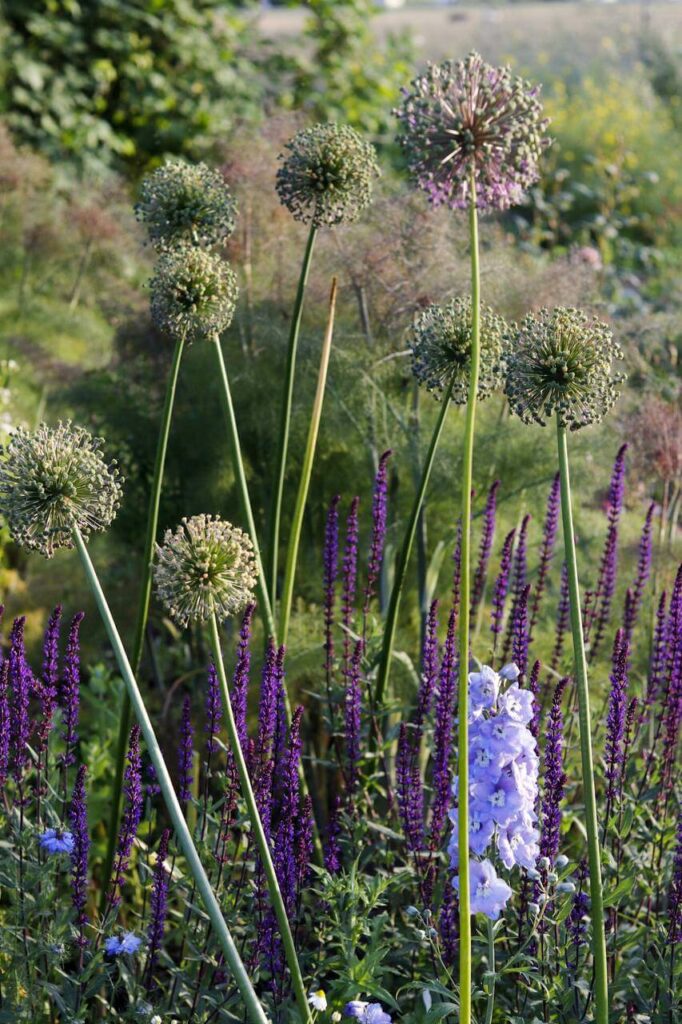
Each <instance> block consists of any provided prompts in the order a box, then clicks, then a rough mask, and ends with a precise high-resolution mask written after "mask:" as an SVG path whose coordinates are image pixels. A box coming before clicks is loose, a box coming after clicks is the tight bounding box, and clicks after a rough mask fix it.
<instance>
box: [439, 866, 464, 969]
mask: <svg viewBox="0 0 682 1024" xmlns="http://www.w3.org/2000/svg"><path fill="white" fill-rule="evenodd" d="M438 930H439V932H440V940H441V944H442V950H443V952H442V955H443V961H444V962H445V964H446V965H447V966H448V967H454V965H455V964H456V963H457V955H458V951H459V904H458V901H457V894H456V893H455V887H454V886H453V884H452V879H451V878H447V879H446V881H445V889H444V892H443V903H442V904H441V908H440V916H439V918H438Z"/></svg>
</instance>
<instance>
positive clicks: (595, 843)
mask: <svg viewBox="0 0 682 1024" xmlns="http://www.w3.org/2000/svg"><path fill="white" fill-rule="evenodd" d="M557 442H558V451H559V473H560V479H561V517H562V522H563V529H564V548H565V552H566V567H567V570H568V591H569V599H570V610H571V632H572V634H573V656H574V661H575V681H576V689H577V692H578V724H579V727H580V754H581V760H582V776H583V779H582V781H583V792H584V797H585V828H586V831H587V857H588V862H589V866H590V915H591V918H592V954H593V957H594V999H595V1020H596V1022H597V1024H608V1019H609V993H608V974H607V959H606V933H605V930H604V898H603V891H602V876H601V855H600V850H599V832H598V825H597V799H596V794H595V788H594V759H593V756H592V735H591V721H590V694H589V686H588V678H587V658H586V656H585V643H584V639H583V623H582V613H581V604H580V585H579V582H578V562H577V557H576V550H575V535H574V531H573V512H572V509H571V481H570V475H569V468H568V443H567V437H566V428H565V427H564V426H561V424H560V423H559V422H558V421H557Z"/></svg>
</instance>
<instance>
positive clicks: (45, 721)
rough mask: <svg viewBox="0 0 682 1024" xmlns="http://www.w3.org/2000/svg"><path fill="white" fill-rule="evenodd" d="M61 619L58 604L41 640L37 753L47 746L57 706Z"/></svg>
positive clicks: (60, 607) (60, 609)
mask: <svg viewBox="0 0 682 1024" xmlns="http://www.w3.org/2000/svg"><path fill="white" fill-rule="evenodd" d="M61 621H62V606H61V605H60V604H58V605H57V606H56V608H55V609H54V611H53V612H52V615H51V616H50V619H49V621H48V624H47V629H46V630H45V639H44V641H43V673H42V679H41V680H40V684H39V687H38V696H39V698H40V725H39V726H38V753H42V752H43V751H44V750H45V748H46V747H47V743H48V737H49V735H50V733H51V732H52V728H53V726H54V712H55V708H56V706H57V684H58V682H59V636H60V627H61Z"/></svg>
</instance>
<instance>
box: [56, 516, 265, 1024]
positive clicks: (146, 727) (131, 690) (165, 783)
mask: <svg viewBox="0 0 682 1024" xmlns="http://www.w3.org/2000/svg"><path fill="white" fill-rule="evenodd" d="M73 539H74V542H75V545H76V548H77V550H78V554H79V556H80V559H81V562H82V564H83V569H84V570H85V575H86V578H87V581H88V584H89V586H90V588H91V590H92V593H93V596H94V598H95V603H96V604H97V609H98V611H99V613H100V616H101V618H102V622H103V623H104V627H105V629H106V632H107V636H108V637H109V641H110V643H111V646H112V648H113V651H114V656H115V658H116V662H117V664H118V667H119V671H120V672H121V675H122V677H123V681H124V683H125V685H126V688H127V691H128V696H129V698H130V702H131V704H132V707H133V711H134V712H135V717H136V718H137V721H138V722H139V724H140V728H141V730H142V734H143V736H144V740H145V743H146V745H147V750H148V751H149V756H150V758H151V761H152V764H153V765H154V770H155V772H156V779H157V782H158V784H159V787H160V789H161V793H162V795H163V799H164V802H165V804H166V810H167V812H168V816H169V818H170V820H171V823H172V825H173V828H174V830H175V835H176V836H177V839H178V842H179V844H180V847H181V849H182V851H183V853H184V855H185V859H186V861H187V865H188V867H189V870H190V873H191V875H192V877H193V879H194V881H195V882H196V886H197V889H198V890H199V893H200V895H201V898H202V900H203V903H204V907H205V908H206V913H207V914H208V917H209V919H210V921H211V925H212V926H213V928H214V929H215V933H216V936H217V938H218V941H219V943H220V947H221V949H222V951H223V955H224V956H225V961H226V963H227V964H228V966H229V968H230V971H231V972H232V976H233V978H234V980H235V983H236V985H237V987H238V988H239V991H240V993H241V996H242V998H243V1000H244V1005H245V1007H246V1010H247V1012H248V1015H249V1017H250V1018H251V1020H252V1021H254V1022H258V1024H267V1022H268V1018H267V1016H266V1014H265V1011H264V1010H263V1007H262V1005H261V1003H260V1001H259V999H258V996H257V995H256V993H255V991H254V989H253V986H252V984H251V981H250V979H249V976H248V974H247V973H246V969H245V967H244V964H243V962H242V960H241V957H240V956H239V953H238V951H237V947H236V946H235V944H234V940H233V938H232V935H231V933H230V930H229V928H228V927H227V924H226V922H225V919H224V917H223V915H222V912H221V910H220V906H219V904H218V901H217V899H216V897H215V895H214V893H213V890H212V888H211V883H210V882H209V880H208V876H207V874H206V871H205V870H204V867H203V865H202V863H201V859H200V857H199V854H198V853H197V850H196V847H195V846H194V843H193V841H192V837H191V835H190V832H189V829H188V828H187V823H186V821H185V818H184V815H183V813H182V808H181V807H180V804H179V802H178V798H177V796H176V794H175V790H174V788H173V783H172V782H171V777H170V775H169V773H168V768H167V767H166V762H165V761H164V758H163V754H162V753H161V748H160V747H159V743H158V740H157V738H156V735H155V733H154V728H153V726H152V723H151V720H150V718H149V715H148V713H147V709H146V707H145V704H144V700H143V699H142V694H141V693H140V689H139V686H138V684H137V681H136V679H135V675H134V673H133V670H132V668H131V665H130V662H129V661H128V656H127V655H126V652H125V649H124V647H123V643H122V641H121V638H120V636H119V634H118V630H117V628H116V623H115V622H114V619H113V616H112V614H111V610H110V608H109V605H108V603H107V599H106V597H105V596H104V592H103V590H102V587H101V585H100V582H99V579H98V577H97V573H96V571H95V567H94V566H93V564H92V561H91V559H90V555H89V553H88V549H87V546H86V544H85V542H84V540H83V537H82V534H81V532H80V530H79V528H78V526H76V525H74V527H73Z"/></svg>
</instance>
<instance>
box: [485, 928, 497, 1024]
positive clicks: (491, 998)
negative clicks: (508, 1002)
mask: <svg viewBox="0 0 682 1024" xmlns="http://www.w3.org/2000/svg"><path fill="white" fill-rule="evenodd" d="M486 928H487V932H488V974H489V975H490V979H489V981H488V996H487V1000H486V1005H485V1024H493V1013H494V1012H495V930H494V928H493V922H492V921H491V920H490V918H488V919H487V921H486Z"/></svg>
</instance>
